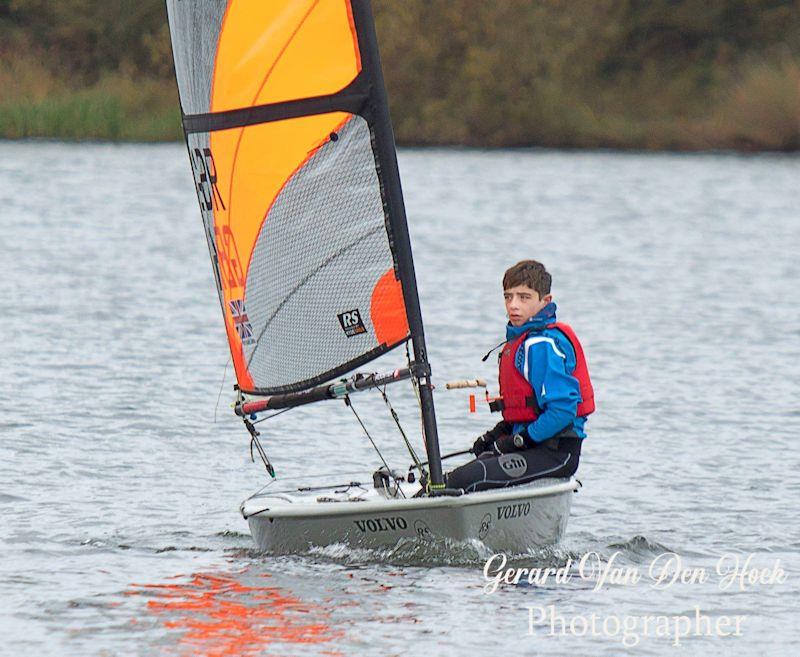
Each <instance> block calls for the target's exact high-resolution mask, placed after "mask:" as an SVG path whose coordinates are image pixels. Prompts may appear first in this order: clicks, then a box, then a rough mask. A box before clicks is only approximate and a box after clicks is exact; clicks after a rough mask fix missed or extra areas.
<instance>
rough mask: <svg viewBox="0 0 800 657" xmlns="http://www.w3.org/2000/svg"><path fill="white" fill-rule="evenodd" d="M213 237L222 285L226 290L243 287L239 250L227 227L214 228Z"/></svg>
mask: <svg viewBox="0 0 800 657" xmlns="http://www.w3.org/2000/svg"><path fill="white" fill-rule="evenodd" d="M214 237H215V238H216V240H215V241H216V243H217V256H218V258H219V273H220V278H221V279H222V284H223V285H224V286H225V287H227V288H228V289H233V288H236V287H244V274H243V272H242V261H241V259H240V258H239V250H238V249H237V248H236V241H235V240H234V239H233V233H232V232H231V229H230V227H229V226H215V227H214Z"/></svg>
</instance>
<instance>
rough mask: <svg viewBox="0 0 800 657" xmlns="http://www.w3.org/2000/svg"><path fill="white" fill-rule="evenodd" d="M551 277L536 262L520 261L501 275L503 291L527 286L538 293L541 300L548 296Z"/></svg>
mask: <svg viewBox="0 0 800 657" xmlns="http://www.w3.org/2000/svg"><path fill="white" fill-rule="evenodd" d="M551 281H552V277H551V276H550V274H548V273H547V270H546V269H545V268H544V265H543V264H542V263H541V262H537V261H536V260H520V261H519V262H518V263H517V264H516V265H514V266H513V267H509V268H508V269H507V270H506V273H505V274H504V275H503V289H504V290H507V289H509V288H511V287H516V286H517V285H527V286H528V287H529V288H531V289H532V290H536V291H537V292H538V293H539V298H540V299H542V298H544V297H545V296H546V295H548V294H550V283H551Z"/></svg>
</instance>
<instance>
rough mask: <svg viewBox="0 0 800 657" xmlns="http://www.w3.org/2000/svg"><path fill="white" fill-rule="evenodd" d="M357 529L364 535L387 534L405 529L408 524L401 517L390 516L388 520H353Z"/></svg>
mask: <svg viewBox="0 0 800 657" xmlns="http://www.w3.org/2000/svg"><path fill="white" fill-rule="evenodd" d="M353 522H354V523H356V527H358V528H359V529H360V530H361V531H362V532H364V533H365V534H366V533H367V532H370V533H373V534H374V533H375V532H388V531H397V530H398V529H406V528H407V527H408V523H407V522H406V519H405V518H403V517H402V516H390V517H388V518H367V519H366V520H354V521H353Z"/></svg>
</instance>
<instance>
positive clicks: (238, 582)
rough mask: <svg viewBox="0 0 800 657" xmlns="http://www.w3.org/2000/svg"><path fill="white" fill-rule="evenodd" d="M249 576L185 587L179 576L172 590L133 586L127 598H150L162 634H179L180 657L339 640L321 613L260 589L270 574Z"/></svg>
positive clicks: (220, 656) (203, 576)
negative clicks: (183, 655) (137, 596)
mask: <svg viewBox="0 0 800 657" xmlns="http://www.w3.org/2000/svg"><path fill="white" fill-rule="evenodd" d="M248 570H249V569H248ZM248 570H245V571H242V572H239V573H225V574H210V573H198V574H194V575H191V576H189V579H188V581H187V580H186V576H179V577H180V578H181V579H183V580H184V581H182V582H178V583H174V584H172V583H170V584H133V585H131V588H130V589H129V590H128V591H127V592H126V593H127V594H129V595H143V596H146V597H148V598H149V599H148V600H147V608H148V610H149V611H150V612H152V613H153V614H155V615H157V616H158V617H160V618H161V622H162V623H163V626H164V627H165V628H166V629H169V630H177V631H178V632H179V639H178V641H179V646H180V647H179V648H178V650H177V651H176V652H179V653H180V654H190V655H208V656H209V657H224V656H227V655H237V656H248V655H263V654H272V651H271V650H270V651H269V652H268V650H269V649H270V648H271V649H272V650H278V649H280V648H283V649H284V650H285V649H286V648H291V646H292V645H294V646H297V644H325V643H328V642H331V641H334V640H336V639H339V638H341V637H342V635H343V634H344V633H343V632H342V631H341V630H336V629H334V628H332V627H331V624H330V612H329V611H328V610H327V609H326V608H325V607H323V606H321V605H319V604H315V603H311V602H307V601H304V600H301V599H299V598H297V597H294V596H292V595H290V594H288V593H287V592H286V591H285V589H281V588H279V587H276V586H268V585H267V582H263V583H262V582H261V581H260V580H268V579H269V578H270V574H269V573H258V574H255V573H252V572H248ZM253 580H255V584H253V583H252V581H253ZM245 581H248V582H251V583H247V584H246V583H244V582H245ZM287 644H288V645H287ZM181 648H182V649H181ZM170 652H172V651H170ZM315 654H324V655H330V656H331V657H335V656H339V655H342V656H343V653H341V652H340V651H338V650H336V649H335V647H333V646H331V648H330V649H328V650H326V649H324V648H323V647H322V646H321V645H320V646H318V647H317V648H316V649H315Z"/></svg>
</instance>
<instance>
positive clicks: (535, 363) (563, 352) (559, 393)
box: [506, 302, 586, 443]
mask: <svg viewBox="0 0 800 657" xmlns="http://www.w3.org/2000/svg"><path fill="white" fill-rule="evenodd" d="M555 321H556V304H555V303H552V302H551V303H548V304H547V305H546V306H545V307H544V308H542V309H541V310H540V311H539V312H538V313H536V315H534V316H533V317H531V318H530V319H529V320H528V321H527V322H525V324H523V325H522V326H512V325H511V323H509V324H508V325H507V326H506V338H507V340H509V341H512V340H516V339H517V338H518V337H519V336H520V335H521V334H522V333H525V332H528V333H529V335H528V337H527V338H526V339H525V341H524V342H523V343H522V345H521V346H520V348H519V350H518V351H517V354H516V357H515V359H514V364H515V366H516V368H517V370H518V371H519V372H520V374H522V376H524V377H525V378H526V379H527V381H528V382H529V383H530V384H531V387H532V388H533V391H534V393H535V394H536V403H537V404H538V405H539V408H540V409H541V412H540V414H539V417H538V418H536V420H534V421H533V422H531V423H530V424H527V425H525V424H521V423H518V424H515V425H514V429H513V431H514V433H517V432H519V431H521V430H522V429H523V428H527V430H528V434H529V435H530V437H531V438H532V439H533V440H534V441H535V442H537V443H539V442H542V441H544V440H547V439H548V438H552V437H553V436H555V435H556V434H557V433H559V432H560V431H562V430H563V429H566V428H568V427H569V426H570V425H571V426H572V428H573V429H574V430H575V433H576V434H577V435H578V436H579V437H580V438H585V437H586V433H585V431H584V430H583V427H584V424H586V417H579V416H578V415H577V414H576V413H577V408H578V403H579V402H580V401H581V393H580V386H579V384H578V379H576V378H575V377H574V376H572V372H573V371H574V370H575V350H574V349H573V348H572V344H570V341H569V340H568V339H567V337H566V336H565V335H564V334H563V333H562V332H561V331H559V330H558V329H556V328H547V325H548V324H552V323H554V322H555Z"/></svg>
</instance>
